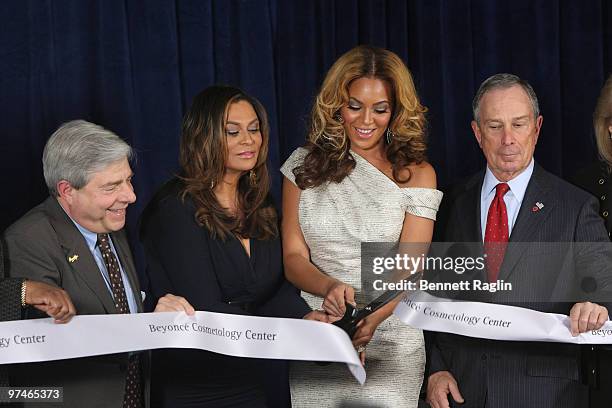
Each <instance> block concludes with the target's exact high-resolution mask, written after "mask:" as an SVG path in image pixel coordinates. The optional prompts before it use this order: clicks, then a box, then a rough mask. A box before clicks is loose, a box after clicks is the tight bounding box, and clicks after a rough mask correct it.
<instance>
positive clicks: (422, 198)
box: [402, 188, 443, 221]
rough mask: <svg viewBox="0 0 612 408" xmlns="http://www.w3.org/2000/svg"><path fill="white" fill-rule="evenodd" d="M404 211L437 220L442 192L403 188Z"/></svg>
mask: <svg viewBox="0 0 612 408" xmlns="http://www.w3.org/2000/svg"><path fill="white" fill-rule="evenodd" d="M402 191H403V193H404V201H403V203H402V204H403V207H404V211H405V212H407V213H409V214H412V215H416V216H417V217H423V218H429V219H430V220H434V221H435V220H436V213H437V212H438V208H439V207H440V202H441V201H442V195H443V194H442V192H441V191H439V190H436V189H433V188H403V189H402Z"/></svg>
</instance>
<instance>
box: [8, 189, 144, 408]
mask: <svg viewBox="0 0 612 408" xmlns="http://www.w3.org/2000/svg"><path fill="white" fill-rule="evenodd" d="M111 237H112V240H113V243H114V245H115V249H116V250H117V254H118V255H119V260H120V262H121V265H122V267H123V269H124V271H125V273H126V274H127V276H128V277H129V280H130V285H131V287H132V289H133V291H134V297H135V298H136V300H137V302H138V308H139V311H142V301H141V295H140V286H139V283H138V279H137V277H136V269H135V267H134V263H133V261H132V255H131V252H130V248H129V246H128V242H127V239H126V237H125V234H124V232H123V231H119V232H116V233H112V234H111ZM4 240H5V245H6V250H7V252H6V258H7V268H8V274H9V275H10V276H11V277H23V278H28V279H32V280H37V281H41V282H45V283H48V284H51V285H55V286H58V287H61V288H63V289H64V290H65V291H66V292H68V295H69V296H70V298H71V299H72V302H73V303H74V306H75V308H76V311H77V314H80V315H82V314H112V313H118V311H117V309H116V308H115V305H114V302H113V299H112V296H111V294H110V292H109V291H108V289H107V287H106V285H105V283H104V279H103V278H102V275H101V272H100V269H99V268H98V265H97V264H96V261H95V259H94V257H93V255H92V254H91V252H90V251H89V248H88V247H87V244H86V242H85V238H84V237H83V236H82V235H81V233H80V232H79V231H78V229H77V228H76V227H75V225H74V224H73V222H72V221H71V220H70V218H69V217H68V216H67V215H66V213H65V212H64V210H63V209H62V208H61V206H60V205H59V203H58V201H57V200H56V199H55V198H52V197H50V198H48V199H47V200H46V201H44V202H43V203H42V204H40V205H38V206H37V207H35V208H34V209H32V210H31V211H29V212H28V213H27V214H26V215H24V216H23V217H22V218H21V219H19V220H18V221H17V222H15V223H14V224H13V225H11V226H10V227H9V228H8V229H7V230H6V232H5V234H4ZM74 255H78V258H77V259H76V261H73V262H70V261H68V258H69V257H73V256H74ZM27 317H30V318H31V317H45V315H42V314H41V313H39V312H38V311H37V310H35V309H31V310H28V316H27ZM68 325H70V323H68ZM143 360H146V359H144V358H143ZM127 361H128V356H127V354H116V355H107V356H100V357H92V358H80V359H71V360H60V361H52V362H47V363H35V364H19V365H16V366H15V368H14V369H11V384H12V385H16V386H17V385H20V384H22V385H23V386H34V385H44V386H51V385H54V386H60V387H64V406H65V407H83V406H88V407H117V408H119V407H121V406H122V402H123V395H124V390H125V379H126V368H127ZM145 395H147V392H145Z"/></svg>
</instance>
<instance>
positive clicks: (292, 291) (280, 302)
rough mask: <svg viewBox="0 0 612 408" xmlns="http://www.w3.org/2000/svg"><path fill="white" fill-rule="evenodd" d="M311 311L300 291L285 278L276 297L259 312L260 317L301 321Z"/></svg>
mask: <svg viewBox="0 0 612 408" xmlns="http://www.w3.org/2000/svg"><path fill="white" fill-rule="evenodd" d="M310 311H311V309H310V307H309V306H308V304H307V303H306V301H305V300H304V298H302V297H301V296H300V291H299V290H298V289H297V288H296V287H295V286H293V285H292V284H291V283H289V282H288V281H287V280H285V278H283V282H282V284H281V285H280V287H279V288H278V290H277V291H276V292H275V293H274V296H272V298H270V299H269V300H268V301H267V302H266V303H264V304H263V305H262V306H261V307H260V308H259V310H258V315H259V316H264V317H289V318H295V319H301V318H302V317H304V316H305V315H306V314H308V313H309V312H310Z"/></svg>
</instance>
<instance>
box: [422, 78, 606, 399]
mask: <svg viewBox="0 0 612 408" xmlns="http://www.w3.org/2000/svg"><path fill="white" fill-rule="evenodd" d="M473 111H474V112H473V113H474V121H473V122H472V129H473V131H474V135H475V136H476V140H477V142H478V144H479V146H480V148H481V149H482V151H483V153H484V155H485V157H486V160H487V168H486V169H485V170H484V171H482V172H480V173H479V174H477V175H475V176H474V177H472V178H471V179H470V180H469V181H468V182H467V183H465V184H463V185H461V186H459V187H458V188H457V189H455V190H454V192H453V193H452V194H451V199H450V203H448V204H449V205H450V212H449V216H448V220H447V222H446V223H445V226H444V232H443V234H444V240H445V241H447V242H472V243H479V244H478V245H480V246H481V250H482V251H483V252H484V253H486V254H487V258H486V273H485V272H484V271H483V272H481V273H482V275H483V276H472V278H473V279H481V280H483V281H487V280H488V281H489V282H495V281H497V280H498V279H501V280H504V282H508V283H511V284H512V291H511V293H502V292H498V293H494V294H491V295H490V296H489V297H488V298H487V301H490V302H494V303H500V304H514V305H520V306H523V307H527V308H530V309H534V310H539V311H543V312H554V313H562V314H566V315H569V316H570V318H571V327H570V330H571V332H572V334H573V335H577V334H578V333H581V332H586V331H588V330H592V329H597V328H600V327H601V326H602V325H603V324H604V323H605V322H606V321H607V320H608V310H607V308H606V307H605V306H607V303H606V304H605V305H600V304H597V303H595V302H589V301H588V300H589V298H588V294H587V295H585V293H586V292H588V291H589V290H587V289H588V288H587V289H584V288H583V289H584V290H585V291H586V292H585V293H582V294H581V295H580V296H577V295H576V294H575V292H574V290H575V289H576V287H580V286H581V284H582V285H583V286H587V287H588V286H589V285H590V286H593V288H595V287H596V288H597V290H599V291H604V292H605V291H606V290H607V291H609V289H610V287H612V274H611V273H610V265H611V262H612V256H611V254H610V250H609V249H608V247H607V246H606V247H604V246H602V245H597V244H589V245H582V246H580V245H579V243H580V242H588V243H597V242H599V243H604V242H606V241H607V234H606V231H605V228H604V226H603V223H602V222H601V219H600V218H599V217H598V214H597V202H596V200H595V199H593V198H592V197H591V196H590V195H588V194H586V193H584V192H583V191H581V190H579V189H577V188H575V187H573V186H572V185H570V184H568V183H566V182H564V181H563V180H561V179H560V178H558V177H556V176H554V175H552V174H550V173H548V172H546V171H545V170H544V169H542V168H541V167H540V166H539V165H538V164H537V163H535V161H534V160H533V154H534V150H535V146H536V143H537V141H538V136H539V134H540V129H541V126H542V116H540V113H539V107H538V100H537V97H536V95H535V92H534V91H533V89H532V87H531V86H530V85H529V84H528V83H527V82H526V81H524V80H522V79H520V78H518V77H516V76H515V75H510V74H497V75H494V76H492V77H490V78H488V79H487V80H486V81H484V82H483V83H482V85H481V86H480V89H479V90H478V92H477V94H476V96H475V98H474V103H473ZM542 243H559V245H546V244H542ZM562 243H566V244H562ZM570 243H571V244H570ZM569 245H576V249H575V253H572V256H571V257H569V258H568V254H567V253H565V252H566V251H565V250H564V249H567V248H568V246H569ZM608 246H609V243H608ZM570 252H571V251H570ZM567 259H571V262H564V261H563V260H567ZM585 273H586V275H585ZM585 282H586V284H585ZM461 296H462V298H463V299H466V300H476V299H475V298H477V297H478V296H480V295H476V294H473V293H468V292H466V293H463V294H461ZM585 296H586V297H585ZM470 297H473V298H472V299H470ZM576 299H579V300H576ZM600 299H601V298H600ZM478 300H481V299H478ZM591 300H592V299H591ZM607 300H609V299H607ZM434 338H435V339H434V340H433V341H432V344H431V348H430V354H429V356H428V357H429V378H428V385H427V399H428V402H429V403H430V404H431V406H433V407H436V408H438V407H448V406H449V405H450V406H458V405H457V404H461V405H460V406H462V407H478V408H482V407H494V408H504V407H508V408H520V407H525V408H530V407H551V408H552V407H555V408H559V407H568V408H570V407H572V408H574V407H576V408H577V407H584V406H587V388H586V386H585V385H583V383H582V381H581V373H580V348H579V346H577V345H572V344H559V343H525V342H505V341H493V340H484V339H477V338H468V337H463V336H457V335H451V334H444V333H436V334H435V336H434Z"/></svg>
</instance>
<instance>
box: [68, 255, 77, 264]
mask: <svg viewBox="0 0 612 408" xmlns="http://www.w3.org/2000/svg"><path fill="white" fill-rule="evenodd" d="M78 259H79V256H78V255H77V254H74V255H72V256H69V257H68V262H70V263H74V262H76V261H77V260H78Z"/></svg>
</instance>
